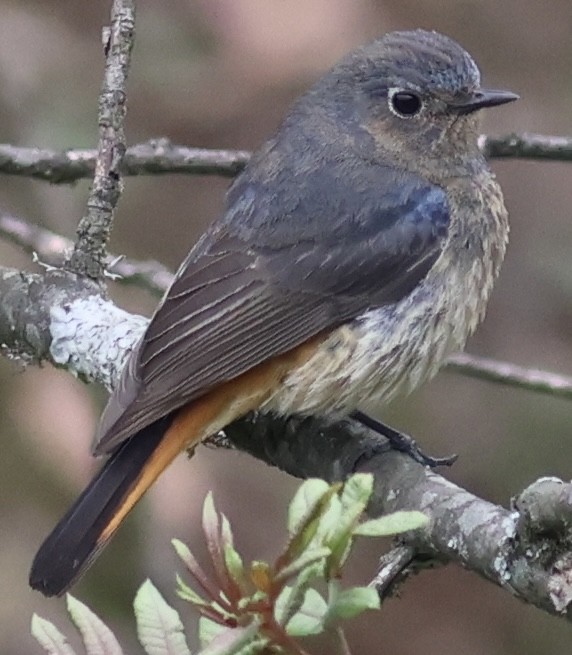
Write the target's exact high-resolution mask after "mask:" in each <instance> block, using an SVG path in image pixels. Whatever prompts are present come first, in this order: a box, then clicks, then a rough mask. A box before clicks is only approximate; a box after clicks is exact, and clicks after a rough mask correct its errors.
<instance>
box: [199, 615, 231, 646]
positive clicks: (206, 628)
mask: <svg viewBox="0 0 572 655" xmlns="http://www.w3.org/2000/svg"><path fill="white" fill-rule="evenodd" d="M227 630H228V627H227V626H225V625H221V624H220V623H217V622H216V621H211V620H210V619H208V618H207V617H206V616H201V618H200V619H199V640H200V642H201V648H206V647H207V646H208V645H209V644H210V643H211V641H212V640H213V639H214V638H215V637H218V636H219V635H221V634H222V633H223V632H226V631H227Z"/></svg>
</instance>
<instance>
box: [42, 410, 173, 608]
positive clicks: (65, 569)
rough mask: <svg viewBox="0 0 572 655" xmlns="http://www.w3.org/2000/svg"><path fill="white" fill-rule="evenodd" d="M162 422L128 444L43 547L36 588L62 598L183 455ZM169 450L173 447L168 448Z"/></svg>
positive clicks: (164, 421)
mask: <svg viewBox="0 0 572 655" xmlns="http://www.w3.org/2000/svg"><path fill="white" fill-rule="evenodd" d="M168 428H169V421H168V420H165V419H162V420H161V421H158V422H157V423H153V424H152V425H150V426H148V427H147V428H144V429H143V430H142V431H141V432H139V433H138V434H136V435H134V437H133V438H131V439H129V440H128V441H126V442H125V443H124V444H122V445H121V446H120V447H119V448H118V449H117V450H116V451H115V452H114V453H113V454H112V455H111V457H110V458H109V459H108V460H107V462H106V463H105V465H104V466H103V468H102V469H101V471H99V473H98V474H97V475H96V476H95V478H94V479H93V480H92V481H91V482H90V483H89V485H88V486H87V488H86V489H85V490H84V492H83V493H82V494H81V496H80V497H79V498H78V500H77V501H76V502H75V503H74V505H73V506H72V507H71V509H70V510H69V511H68V512H67V514H66V515H65V516H64V517H63V518H62V520H61V521H60V522H59V523H58V525H57V526H56V527H55V529H54V530H53V531H52V533H51V534H50V535H49V536H48V537H47V539H46V540H45V541H44V543H43V544H42V545H41V547H40V550H39V551H38V553H37V555H36V557H35V559H34V562H33V564H32V569H31V571H30V585H31V586H32V587H33V588H34V589H37V590H38V591H41V592H42V593H43V594H44V595H45V596H59V595H61V594H63V593H64V592H65V591H66V589H68V588H69V587H70V586H71V585H72V584H73V582H74V581H75V580H77V579H78V578H79V577H80V576H81V575H82V574H83V573H84V572H85V570H86V569H87V568H88V567H89V566H90V564H91V563H92V562H93V561H94V560H95V558H96V557H97V555H98V554H99V553H100V551H101V550H102V548H103V547H104V546H105V545H106V544H107V542H108V541H109V539H110V538H111V537H112V536H113V534H114V533H115V531H116V530H117V528H118V527H119V525H120V524H121V522H122V520H123V519H124V518H125V516H127V514H128V513H129V511H130V510H131V509H132V508H133V506H134V505H135V503H136V502H137V501H138V500H139V498H141V496H142V495H143V494H144V493H145V491H146V490H147V489H148V488H149V487H150V486H151V484H153V482H154V481H155V480H156V478H157V477H158V476H159V474H160V473H161V472H162V471H163V470H164V469H165V468H166V466H168V464H169V463H170V462H171V461H172V460H173V459H174V458H175V457H176V456H177V454H178V453H179V452H180V450H181V447H180V444H174V445H173V447H168V446H169V444H168V443H167V444H165V441H166V440H165V439H164V438H165V436H166V434H167V433H168V432H169V430H168ZM165 446H167V447H165Z"/></svg>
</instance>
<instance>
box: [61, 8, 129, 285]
mask: <svg viewBox="0 0 572 655" xmlns="http://www.w3.org/2000/svg"><path fill="white" fill-rule="evenodd" d="M134 29H135V5H134V2H133V0H114V2H113V6H112V10H111V27H110V28H109V29H106V30H104V37H103V38H104V45H105V55H106V63H105V75H104V80H103V85H102V88H101V93H100V95H99V112H98V125H99V143H98V149H97V157H96V161H95V175H94V177H93V184H92V188H91V191H90V194H89V198H88V201H87V209H86V213H85V215H84V216H83V218H82V219H81V220H80V222H79V225H78V228H77V241H76V244H75V247H74V249H73V252H72V254H71V256H70V258H69V259H68V261H67V262H66V268H67V269H68V270H70V271H73V272H74V273H78V274H81V275H87V276H88V277H90V278H92V279H94V280H99V279H101V278H102V277H103V275H104V272H105V262H106V258H107V250H106V248H107V242H108V241H109V235H110V233H111V227H112V223H113V212H114V210H115V206H116V205H117V202H118V200H119V196H120V195H121V162H122V159H123V156H124V154H125V149H126V145H125V134H124V130H123V120H124V118H125V111H126V106H125V104H126V93H125V88H126V84H127V73H128V71H129V63H130V60H131V49H132V47H133V34H134Z"/></svg>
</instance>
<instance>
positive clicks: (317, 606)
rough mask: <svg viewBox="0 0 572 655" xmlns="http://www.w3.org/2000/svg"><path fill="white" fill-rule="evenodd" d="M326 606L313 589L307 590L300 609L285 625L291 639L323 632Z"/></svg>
mask: <svg viewBox="0 0 572 655" xmlns="http://www.w3.org/2000/svg"><path fill="white" fill-rule="evenodd" d="M327 612H328V604H327V603H326V601H325V600H324V599H323V598H322V596H321V595H320V594H319V593H318V592H317V591H316V590H315V589H312V588H310V589H307V590H306V593H305V594H304V602H303V603H302V606H301V607H300V609H299V610H298V611H297V612H296V614H294V616H292V618H291V619H290V620H289V621H288V623H287V624H286V632H287V633H288V634H289V635H290V636H291V637H307V636H309V635H317V634H320V633H321V632H323V631H324V617H325V616H326V614H327Z"/></svg>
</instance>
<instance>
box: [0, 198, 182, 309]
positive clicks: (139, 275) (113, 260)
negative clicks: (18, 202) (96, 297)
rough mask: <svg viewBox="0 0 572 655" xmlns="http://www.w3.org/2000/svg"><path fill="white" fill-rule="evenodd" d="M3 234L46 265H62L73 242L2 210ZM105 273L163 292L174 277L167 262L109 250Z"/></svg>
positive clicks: (147, 288) (154, 292) (1, 227)
mask: <svg viewBox="0 0 572 655" xmlns="http://www.w3.org/2000/svg"><path fill="white" fill-rule="evenodd" d="M0 237H3V238H4V239H6V240H7V241H10V242H11V243H13V244H15V245H17V246H20V247H21V248H22V249H23V250H24V251H25V252H28V253H30V254H32V255H33V256H34V257H35V258H37V259H38V261H39V263H40V264H41V265H44V266H51V267H61V266H63V263H64V260H65V258H66V256H67V255H68V254H69V253H70V252H71V251H72V249H73V247H74V244H73V241H72V240H71V239H68V238H66V237H64V236H62V235H61V234H56V233H55V232H52V231H51V230H46V229H45V228H43V227H39V226H38V225H36V224H35V223H31V222H30V221H25V220H23V219H22V218H18V217H17V216H13V215H12V214H8V213H5V212H2V211H1V210H0ZM105 266H106V275H107V276H108V277H110V278H111V279H113V280H114V281H116V282H119V283H120V284H132V285H136V286H138V287H140V288H142V289H146V290H147V291H150V292H151V293H152V294H153V295H155V296H162V295H163V293H164V292H165V290H166V289H168V288H169V285H170V284H171V282H172V280H173V274H172V273H171V271H169V269H168V268H167V267H166V266H163V264H160V263H159V262H157V261H154V260H152V259H149V260H146V261H141V260H137V259H128V258H127V257H123V256H122V255H113V254H108V255H107V259H106V261H105Z"/></svg>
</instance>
